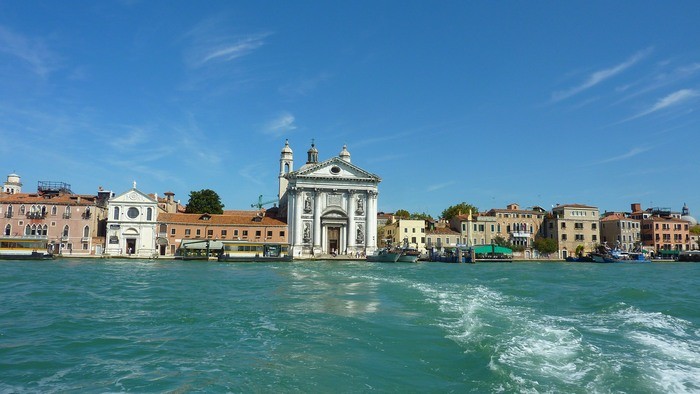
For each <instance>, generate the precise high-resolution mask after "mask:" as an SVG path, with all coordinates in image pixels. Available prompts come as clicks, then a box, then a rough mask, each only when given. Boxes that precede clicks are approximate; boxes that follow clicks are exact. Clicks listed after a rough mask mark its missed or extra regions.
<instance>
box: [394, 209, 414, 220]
mask: <svg viewBox="0 0 700 394" xmlns="http://www.w3.org/2000/svg"><path fill="white" fill-rule="evenodd" d="M394 216H396V217H397V218H401V219H408V218H410V217H411V213H410V212H408V211H407V210H405V209H399V210H398V211H396V212H394Z"/></svg>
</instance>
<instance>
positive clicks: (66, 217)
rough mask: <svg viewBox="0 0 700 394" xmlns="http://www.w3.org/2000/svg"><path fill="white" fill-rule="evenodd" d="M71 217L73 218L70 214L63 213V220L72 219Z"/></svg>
mask: <svg viewBox="0 0 700 394" xmlns="http://www.w3.org/2000/svg"><path fill="white" fill-rule="evenodd" d="M70 217H71V214H70V212H64V213H63V218H64V219H70Z"/></svg>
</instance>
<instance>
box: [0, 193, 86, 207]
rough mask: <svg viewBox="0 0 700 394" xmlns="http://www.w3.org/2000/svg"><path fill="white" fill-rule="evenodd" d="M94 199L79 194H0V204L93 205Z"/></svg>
mask: <svg viewBox="0 0 700 394" xmlns="http://www.w3.org/2000/svg"><path fill="white" fill-rule="evenodd" d="M78 200H80V202H78ZM96 200H97V197H96V196H92V195H80V194H59V195H57V196H53V197H49V196H43V195H40V194H37V193H15V194H7V193H6V194H0V204H37V205H47V204H50V205H95V201H96Z"/></svg>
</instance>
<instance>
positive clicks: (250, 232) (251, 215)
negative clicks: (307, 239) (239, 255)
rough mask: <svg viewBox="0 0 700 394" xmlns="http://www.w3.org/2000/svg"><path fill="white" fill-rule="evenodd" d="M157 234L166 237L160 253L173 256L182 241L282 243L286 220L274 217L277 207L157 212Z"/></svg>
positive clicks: (191, 243) (284, 242)
mask: <svg viewBox="0 0 700 394" xmlns="http://www.w3.org/2000/svg"><path fill="white" fill-rule="evenodd" d="M158 237H159V239H165V240H166V242H163V243H162V244H163V245H166V246H164V247H162V248H161V249H160V250H159V253H160V254H161V255H169V256H174V255H175V254H176V252H177V248H179V247H180V245H182V243H183V241H184V242H187V243H188V244H189V245H195V244H196V241H197V240H201V241H202V244H204V243H205V242H206V241H207V240H210V241H227V240H228V241H242V242H250V243H264V244H282V245H285V246H286V244H287V243H288V242H287V223H285V222H284V221H283V220H281V219H279V218H277V209H276V208H273V209H270V210H267V211H265V210H257V211H225V212H224V213H223V214H207V213H204V214H199V213H160V214H159V215H158Z"/></svg>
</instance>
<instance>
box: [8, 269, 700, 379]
mask: <svg viewBox="0 0 700 394" xmlns="http://www.w3.org/2000/svg"><path fill="white" fill-rule="evenodd" d="M698 267H700V265H692V264H685V265H684V264H674V265H651V266H650V267H648V266H647V267H644V268H643V269H638V268H641V267H628V266H618V267H608V266H592V265H580V264H579V265H576V264H535V263H518V264H481V265H479V264H478V265H464V264H462V265H459V264H433V263H431V264H371V263H365V262H352V263H350V262H348V263H338V262H301V263H296V262H295V263H291V264H290V263H283V264H219V263H188V262H163V261H157V262H153V261H142V262H137V261H120V260H112V261H79V262H76V261H70V260H56V261H55V262H50V263H45V264H44V263H39V264H32V263H30V264H28V263H26V262H3V263H2V264H0V300H2V308H1V309H0V392H3V393H4V392H8V393H9V392H37V391H39V392H66V391H69V392H74V391H81V392H82V391H89V392H95V391H98V392H102V391H136V392H146V391H148V392H152V391H175V392H190V391H273V390H274V391H283V392H286V391H330V390H333V391H339V392H357V391H361V392H364V391H377V390H378V391H407V392H426V391H428V392H449V391H458V392H464V391H469V392H523V393H546V392H582V393H583V392H586V393H588V392H600V393H607V392H629V393H637V392H658V393H693V392H700V382H699V378H698V376H700V310H699V308H698V306H697V303H696V302H695V300H696V299H697V296H698V292H699V291H700V289H698V286H697V280H696V279H695V278H697V277H698V273H700V269H699V268H698ZM670 284H673V286H671V285H670Z"/></svg>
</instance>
